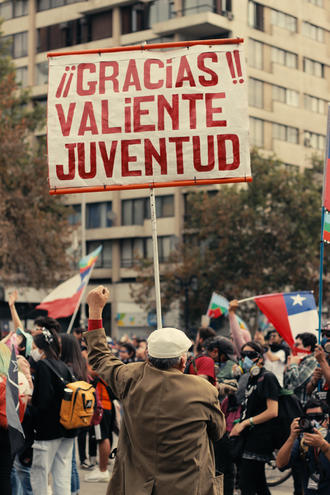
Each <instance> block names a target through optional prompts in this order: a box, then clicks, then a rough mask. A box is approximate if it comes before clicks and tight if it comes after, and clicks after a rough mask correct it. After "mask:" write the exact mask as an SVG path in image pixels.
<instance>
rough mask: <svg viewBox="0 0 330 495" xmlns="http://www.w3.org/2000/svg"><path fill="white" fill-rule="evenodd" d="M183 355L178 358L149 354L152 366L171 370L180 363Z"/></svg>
mask: <svg viewBox="0 0 330 495" xmlns="http://www.w3.org/2000/svg"><path fill="white" fill-rule="evenodd" d="M180 360H181V356H180V357H176V358H155V357H152V356H148V361H149V363H150V364H152V366H154V367H155V368H158V369H159V370H164V371H166V370H169V369H170V368H173V367H174V366H176V365H178V364H179V363H180Z"/></svg>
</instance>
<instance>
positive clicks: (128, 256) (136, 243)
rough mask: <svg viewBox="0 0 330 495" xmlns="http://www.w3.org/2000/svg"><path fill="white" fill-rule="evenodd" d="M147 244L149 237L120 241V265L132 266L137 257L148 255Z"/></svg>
mask: <svg viewBox="0 0 330 495" xmlns="http://www.w3.org/2000/svg"><path fill="white" fill-rule="evenodd" d="M150 240H151V238H150ZM146 245H147V239H144V238H134V239H122V240H121V243H120V266H121V267H124V268H130V267H132V266H133V265H134V262H135V259H136V258H146V257H148V256H146V255H145V251H146Z"/></svg>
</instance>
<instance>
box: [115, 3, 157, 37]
mask: <svg viewBox="0 0 330 495" xmlns="http://www.w3.org/2000/svg"><path fill="white" fill-rule="evenodd" d="M150 9H151V4H150V2H146V3H144V2H136V3H134V4H132V5H125V6H124V7H120V17H121V34H128V33H136V32H137V31H143V30H144V29H149V27H150Z"/></svg>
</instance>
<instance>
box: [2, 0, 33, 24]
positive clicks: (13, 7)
mask: <svg viewBox="0 0 330 495" xmlns="http://www.w3.org/2000/svg"><path fill="white" fill-rule="evenodd" d="M28 10H29V3H28V0H10V1H8V2H2V3H0V17H1V18H2V19H4V20H5V21H7V20H8V19H12V18H13V17H22V16H23V15H27V14H28Z"/></svg>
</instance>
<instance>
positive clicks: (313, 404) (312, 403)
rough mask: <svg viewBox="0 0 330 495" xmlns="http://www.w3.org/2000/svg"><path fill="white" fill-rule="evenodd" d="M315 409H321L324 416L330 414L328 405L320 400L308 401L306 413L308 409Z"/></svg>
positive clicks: (305, 408) (305, 407)
mask: <svg viewBox="0 0 330 495" xmlns="http://www.w3.org/2000/svg"><path fill="white" fill-rule="evenodd" d="M314 407H320V408H321V409H322V412H323V413H324V414H329V407H328V405H327V403H326V402H324V400H320V399H310V400H309V401H307V402H306V405H305V406H304V412H305V413H306V411H307V409H314Z"/></svg>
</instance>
